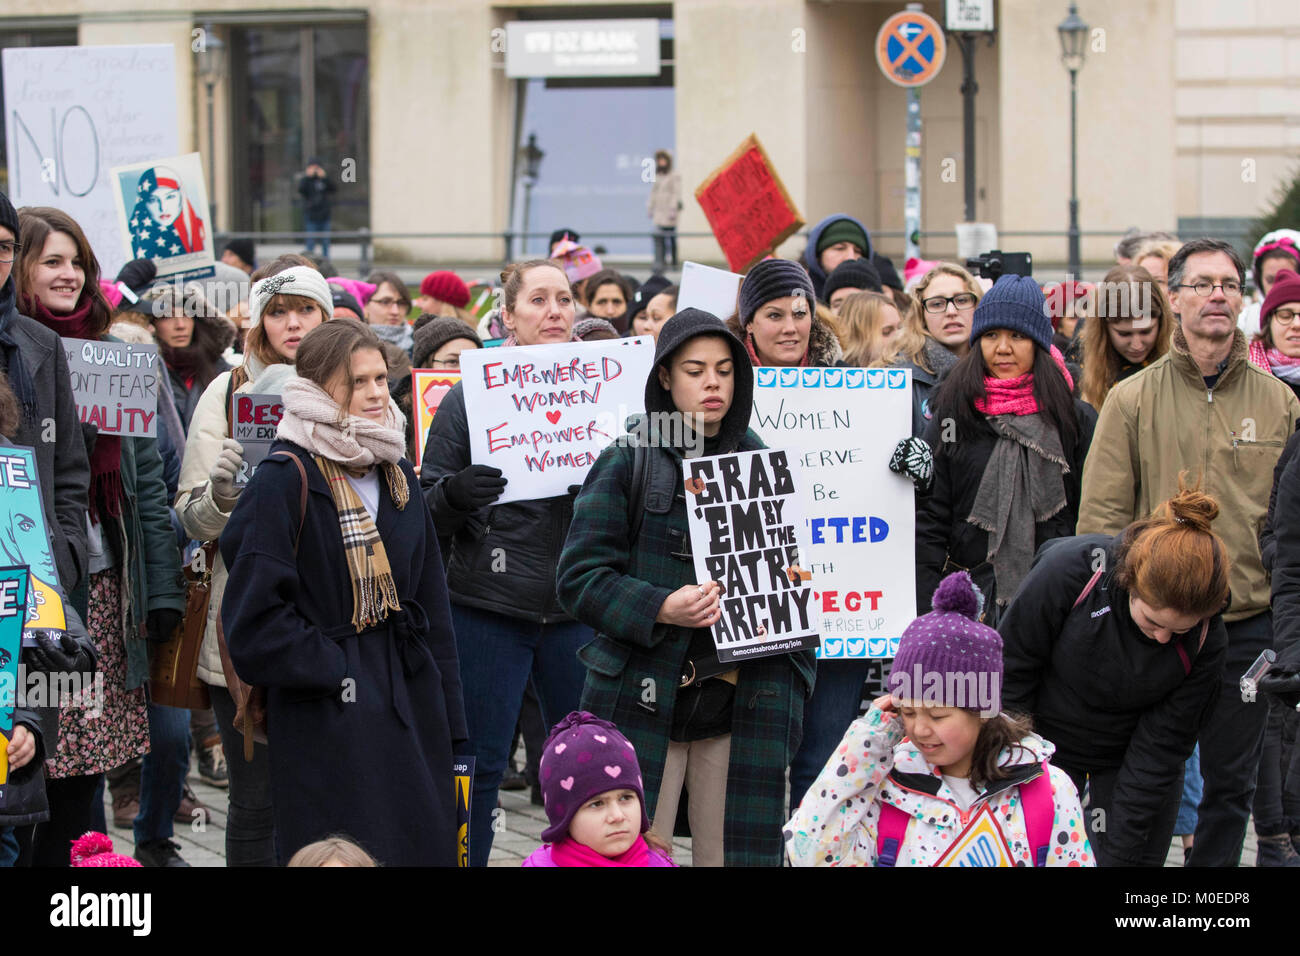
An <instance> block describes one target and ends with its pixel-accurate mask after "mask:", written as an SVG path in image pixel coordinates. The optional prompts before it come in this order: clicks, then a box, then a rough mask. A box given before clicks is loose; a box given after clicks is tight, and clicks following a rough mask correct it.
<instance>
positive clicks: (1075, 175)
mask: <svg viewBox="0 0 1300 956" xmlns="http://www.w3.org/2000/svg"><path fill="white" fill-rule="evenodd" d="M1056 32H1057V33H1059V34H1060V36H1061V62H1062V63H1063V64H1064V65H1065V68H1066V69H1067V70H1069V71H1070V232H1069V236H1070V249H1069V259H1070V261H1069V265H1068V267H1067V268H1068V274H1069V276H1070V277H1071V278H1072V279H1077V278H1078V277H1079V274H1080V272H1081V271H1082V266H1081V265H1080V263H1079V149H1078V127H1079V121H1078V102H1079V97H1078V84H1077V78H1078V76H1079V71H1080V70H1081V69H1083V54H1084V51H1085V46H1084V44H1085V43H1086V42H1087V39H1088V24H1086V23H1084V22H1083V19H1082V18H1081V17H1080V16H1079V11H1078V7H1077V5H1076V4H1073V3H1072V4H1070V13H1069V15H1068V16H1066V18H1065V19H1064V20H1062V21H1061V23H1060V25H1059V26H1058V27H1057V28H1056Z"/></svg>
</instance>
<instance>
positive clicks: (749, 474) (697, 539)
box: [682, 449, 818, 663]
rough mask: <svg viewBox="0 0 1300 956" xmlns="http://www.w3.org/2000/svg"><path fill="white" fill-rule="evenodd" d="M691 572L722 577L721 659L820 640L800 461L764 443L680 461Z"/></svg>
mask: <svg viewBox="0 0 1300 956" xmlns="http://www.w3.org/2000/svg"><path fill="white" fill-rule="evenodd" d="M682 468H683V471H684V474H685V485H686V517H687V524H688V525H689V526H690V529H691V551H692V553H693V554H694V558H695V573H696V574H697V575H698V576H699V580H701V581H717V582H718V583H719V584H721V585H722V616H721V618H720V619H719V620H718V623H716V624H714V625H713V643H714V646H715V647H716V648H717V651H718V660H720V661H722V662H723V663H727V662H729V661H743V660H750V659H752V658H755V657H766V656H768V655H770V654H789V653H791V652H792V651H800V650H803V649H805V648H808V647H816V646H817V631H818V621H817V619H816V615H815V614H814V610H813V606H812V599H813V590H812V585H811V584H810V583H809V576H810V575H809V573H808V571H807V570H806V567H805V566H804V565H803V561H805V560H806V559H805V558H804V555H806V554H808V549H807V547H806V546H805V545H806V540H805V525H804V521H803V513H802V509H801V508H800V494H799V491H800V487H801V483H800V480H799V476H798V466H797V465H795V464H793V463H792V462H791V460H790V455H789V453H788V452H786V451H784V450H776V449H763V450H760V451H746V452H739V453H737V454H733V455H716V456H712V457H709V458H688V459H686V460H685V461H683V462H682Z"/></svg>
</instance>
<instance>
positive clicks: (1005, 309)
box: [970, 275, 1052, 352]
mask: <svg viewBox="0 0 1300 956" xmlns="http://www.w3.org/2000/svg"><path fill="white" fill-rule="evenodd" d="M990 329H1011V330H1012V331H1013V332H1020V333H1022V334H1024V335H1027V336H1029V337H1030V338H1031V339H1033V340H1034V342H1035V343H1036V344H1037V345H1038V347H1039V348H1040V349H1042V350H1043V351H1044V352H1050V351H1051V350H1052V321H1051V319H1049V318H1048V317H1047V308H1046V300H1045V299H1044V298H1043V290H1042V289H1040V288H1038V283H1037V282H1035V281H1034V280H1033V279H1031V278H1029V276H1016V275H1004V276H1001V277H1000V278H999V279H998V281H997V282H995V283H993V288H991V289H989V291H988V292H986V293H985V294H984V298H982V299H980V303H979V305H977V306H975V317H974V319H973V320H972V321H971V326H970V341H971V345H974V344H975V343H976V342H978V341H979V339H980V336H981V335H983V334H984V333H985V332H987V331H989V330H990Z"/></svg>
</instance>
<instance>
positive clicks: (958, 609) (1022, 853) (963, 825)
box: [784, 571, 1096, 867]
mask: <svg viewBox="0 0 1300 956" xmlns="http://www.w3.org/2000/svg"><path fill="white" fill-rule="evenodd" d="M983 599H984V598H983V595H982V594H981V593H980V591H979V589H978V588H977V587H976V586H975V583H974V582H973V581H972V580H971V577H970V575H969V574H967V573H966V572H965V571H961V572H958V573H957V574H950V575H948V577H946V578H944V579H943V581H942V582H941V583H940V584H939V587H938V588H937V589H936V590H935V592H934V600H933V607H934V610H933V611H931V612H930V613H929V614H924V615H922V616H921V617H918V618H917V619H916V620H914V621H913V622H912V623H911V624H909V625H908V626H907V629H906V630H905V631H904V632H903V637H902V640H901V641H900V642H899V646H898V654H897V655H896V656H895V658H894V665H893V669H892V670H891V671H890V674H889V689H890V692H891V693H890V694H889V695H887V696H885V697H881V698H879V699H877V700H876V701H875V702H874V703H873V704H872V705H871V710H869V711H868V712H867V714H866V716H865V717H860V718H859V719H857V720H855V721H854V722H853V723H852V724H851V725H850V726H849V730H848V733H847V734H845V736H844V739H843V740H842V741H841V742H840V745H839V746H838V747H837V748H836V749H835V751H834V753H832V754H831V758H830V760H829V761H828V762H827V764H826V767H825V768H824V769H823V770H822V772H821V775H820V776H819V777H818V778H817V780H816V781H815V782H814V783H813V785H812V787H811V788H810V789H809V790H808V792H807V794H805V795H804V798H803V802H802V803H801V804H800V805H799V809H798V811H797V812H796V813H795V815H794V817H793V819H791V820H790V822H789V823H787V824H786V826H785V830H784V836H785V841H786V852H787V854H788V855H789V858H790V862H791V863H792V864H794V865H795V866H886V867H888V866H1094V865H1096V864H1095V861H1094V859H1093V855H1092V850H1091V848H1090V846H1089V845H1088V837H1087V833H1086V830H1085V828H1084V819H1083V810H1082V809H1081V808H1080V806H1079V795H1078V793H1077V792H1076V791H1075V789H1074V784H1073V783H1071V782H1070V778H1069V776H1068V775H1067V774H1066V773H1065V771H1063V770H1060V769H1058V768H1056V767H1053V766H1052V765H1051V764H1050V763H1049V762H1048V758H1049V757H1051V755H1052V753H1053V751H1054V750H1055V748H1054V747H1053V746H1052V744H1051V743H1049V742H1048V741H1046V740H1044V739H1043V738H1042V737H1039V736H1038V735H1037V734H1034V733H1031V732H1030V730H1029V722H1028V721H1027V720H1023V719H1019V718H1016V717H1013V716H1010V715H1008V714H1005V713H1003V712H1002V638H1001V637H1000V636H999V635H998V632H997V631H995V630H993V628H991V627H987V626H985V625H984V624H981V623H980V622H979V614H980V611H981V609H982V604H983Z"/></svg>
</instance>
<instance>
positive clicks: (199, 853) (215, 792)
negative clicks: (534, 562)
mask: <svg viewBox="0 0 1300 956" xmlns="http://www.w3.org/2000/svg"><path fill="white" fill-rule="evenodd" d="M523 757H524V755H523V751H522V749H521V750H520V752H519V753H518V754H517V755H516V759H517V761H518V762H519V763H520V764H521V765H522V763H523ZM235 759H237V760H238V759H242V757H241V756H240V755H238V754H237V755H236V756H235ZM189 783H190V786H191V787H192V788H193V789H194V793H195V795H196V796H197V797H198V798H199V800H200V801H202V802H203V803H205V804H207V805H208V806H209V807H210V808H211V812H210V814H209V815H208V816H207V817H206V818H204V819H197V818H196V819H195V820H194V821H192V822H191V823H190V824H189V825H186V824H181V823H178V824H176V832H175V835H174V837H173V839H174V840H175V841H176V842H177V843H179V844H180V846H181V850H180V854H181V856H182V857H184V859H185V861H186V862H187V863H189V864H190V865H191V866H225V865H226V815H227V806H228V803H229V800H228V794H227V792H226V791H225V790H222V789H219V788H217V787H213V786H209V785H208V784H206V783H204V782H203V781H202V780H201V779H199V775H198V770H197V764H194V765H192V766H191V768H190V776H189ZM104 799H105V811H104V812H105V814H106V816H107V819H108V820H109V821H110V824H109V834H110V836H112V838H113V845H114V849H115V850H116V851H117V852H118V853H122V854H125V855H127V856H130V855H131V854H133V853H134V852H135V843H134V841H133V839H132V834H131V828H130V827H126V828H121V827H115V826H113V825H112V823H111V821H112V819H113V806H112V802H111V800H110V799H109V797H108V795H107V793H106V794H105V798H104ZM500 802H501V808H502V809H503V810H504V811H505V812H504V813H503V814H502V815H501V817H500V818H499V819H500V820H501V824H502V826H503V829H502V830H501V831H500V832H498V833H497V834H496V837H495V838H494V840H493V843H492V855H491V856H490V857H489V859H488V866H519V865H520V864H521V863H522V862H523V861H524V858H525V857H527V856H528V854H530V853H532V852H533V850H535V849H537V847H539V846H540V845H541V843H542V830H544V829H545V828H546V814H545V813H544V812H543V811H542V808H541V807H537V806H533V804H532V802H531V800H530V793H529V791H528V790H515V791H509V790H503V791H501V800H500ZM673 860H674V862H676V863H677V864H678V865H679V866H690V865H691V841H690V840H689V839H680V838H679V839H675V840H674V841H673ZM1182 865H1183V845H1182V840H1181V838H1179V837H1174V839H1173V842H1172V843H1171V844H1170V846H1169V856H1168V858H1167V859H1166V860H1165V866H1182ZM1241 865H1242V866H1254V865H1255V828H1254V826H1253V825H1250V824H1248V825H1247V827H1246V844H1245V849H1244V850H1243V852H1242V855H1241Z"/></svg>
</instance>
